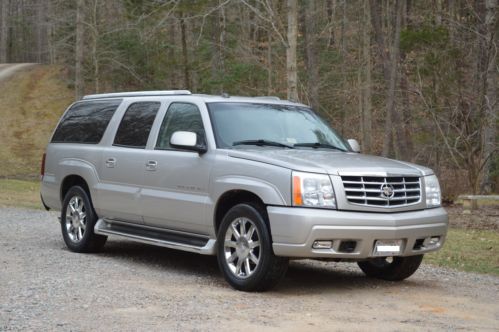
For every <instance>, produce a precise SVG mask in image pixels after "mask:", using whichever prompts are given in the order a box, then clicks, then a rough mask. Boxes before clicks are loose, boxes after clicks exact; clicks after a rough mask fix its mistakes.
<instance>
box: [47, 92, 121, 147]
mask: <svg viewBox="0 0 499 332" xmlns="http://www.w3.org/2000/svg"><path fill="white" fill-rule="evenodd" d="M120 104H121V99H114V100H106V101H84V102H79V103H76V104H74V105H73V106H72V107H71V108H70V109H69V110H68V111H67V112H66V114H65V115H64V117H63V118H62V119H61V122H60V123H59V126H58V127H57V129H56V130H55V133H54V136H53V137H52V143H86V144H97V143H99V142H100V140H101V139H102V136H103V135H104V132H105V131H106V128H107V125H108V124H109V121H110V120H111V118H112V117H113V114H114V112H115V111H116V109H117V108H118V106H119V105H120Z"/></svg>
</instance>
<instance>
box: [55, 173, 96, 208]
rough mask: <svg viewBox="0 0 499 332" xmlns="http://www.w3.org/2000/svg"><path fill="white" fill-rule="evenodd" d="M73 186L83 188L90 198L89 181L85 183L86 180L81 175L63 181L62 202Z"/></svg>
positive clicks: (70, 176)
mask: <svg viewBox="0 0 499 332" xmlns="http://www.w3.org/2000/svg"><path fill="white" fill-rule="evenodd" d="M73 186H80V187H82V188H83V189H84V190H85V192H86V193H87V195H88V197H90V190H89V189H88V184H87V181H85V179H83V178H82V177H81V176H79V175H68V176H66V177H65V178H64V180H63V181H62V185H61V202H62V201H63V200H64V197H66V193H67V192H68V190H69V188H71V187H73Z"/></svg>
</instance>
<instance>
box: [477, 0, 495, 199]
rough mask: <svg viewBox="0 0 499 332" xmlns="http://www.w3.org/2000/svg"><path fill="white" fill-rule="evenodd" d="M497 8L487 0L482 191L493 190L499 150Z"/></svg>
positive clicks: (490, 0)
mask: <svg viewBox="0 0 499 332" xmlns="http://www.w3.org/2000/svg"><path fill="white" fill-rule="evenodd" d="M496 10H497V0H486V1H485V22H484V25H485V36H484V38H485V41H484V43H483V45H484V47H485V50H484V52H485V53H486V54H487V57H486V58H487V60H488V61H487V72H486V75H485V84H486V89H485V98H484V99H485V124H484V158H485V165H484V176H483V180H482V184H481V187H482V191H485V192H491V191H492V189H493V188H492V179H491V177H492V172H493V166H494V164H493V157H494V153H495V152H497V143H496V132H497V108H498V105H497V83H498V82H497V71H498V69H497V53H498V48H497V44H496V38H495V31H496Z"/></svg>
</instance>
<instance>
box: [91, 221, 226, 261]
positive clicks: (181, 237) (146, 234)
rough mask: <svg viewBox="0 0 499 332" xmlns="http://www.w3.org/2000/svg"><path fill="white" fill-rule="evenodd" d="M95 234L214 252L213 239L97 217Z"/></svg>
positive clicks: (187, 249)
mask: <svg viewBox="0 0 499 332" xmlns="http://www.w3.org/2000/svg"><path fill="white" fill-rule="evenodd" d="M94 232H95V234H100V235H118V236H122V237H126V238H128V239H130V240H133V241H136V242H141V243H146V244H152V245H155V246H160V247H166V248H171V249H178V250H184V251H190V252H195V253H198V254H203V255H214V254H215V242H216V240H215V239H210V238H208V237H204V236H198V235H192V234H188V233H184V232H176V231H167V230H163V229H159V228H155V227H149V226H143V225H132V224H129V223H125V222H121V221H115V220H112V221H110V220H106V219H99V220H98V221H97V223H96V224H95V227H94Z"/></svg>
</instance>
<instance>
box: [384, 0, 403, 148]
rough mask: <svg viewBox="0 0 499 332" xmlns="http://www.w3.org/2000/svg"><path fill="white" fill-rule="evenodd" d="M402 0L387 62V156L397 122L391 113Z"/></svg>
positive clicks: (392, 112) (397, 59)
mask: <svg viewBox="0 0 499 332" xmlns="http://www.w3.org/2000/svg"><path fill="white" fill-rule="evenodd" d="M401 9H402V0H397V1H396V9H395V12H396V14H395V15H396V19H395V36H394V42H393V46H392V48H391V52H390V53H391V54H390V63H389V80H388V93H387V99H386V113H385V136H384V139H383V151H382V156H384V157H387V156H388V155H389V154H390V150H391V146H392V145H393V143H394V141H393V127H397V129H398V123H395V124H394V123H393V114H394V112H395V86H396V83H397V72H398V62H399V51H400V26H401V18H402V15H401V14H402V13H401Z"/></svg>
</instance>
